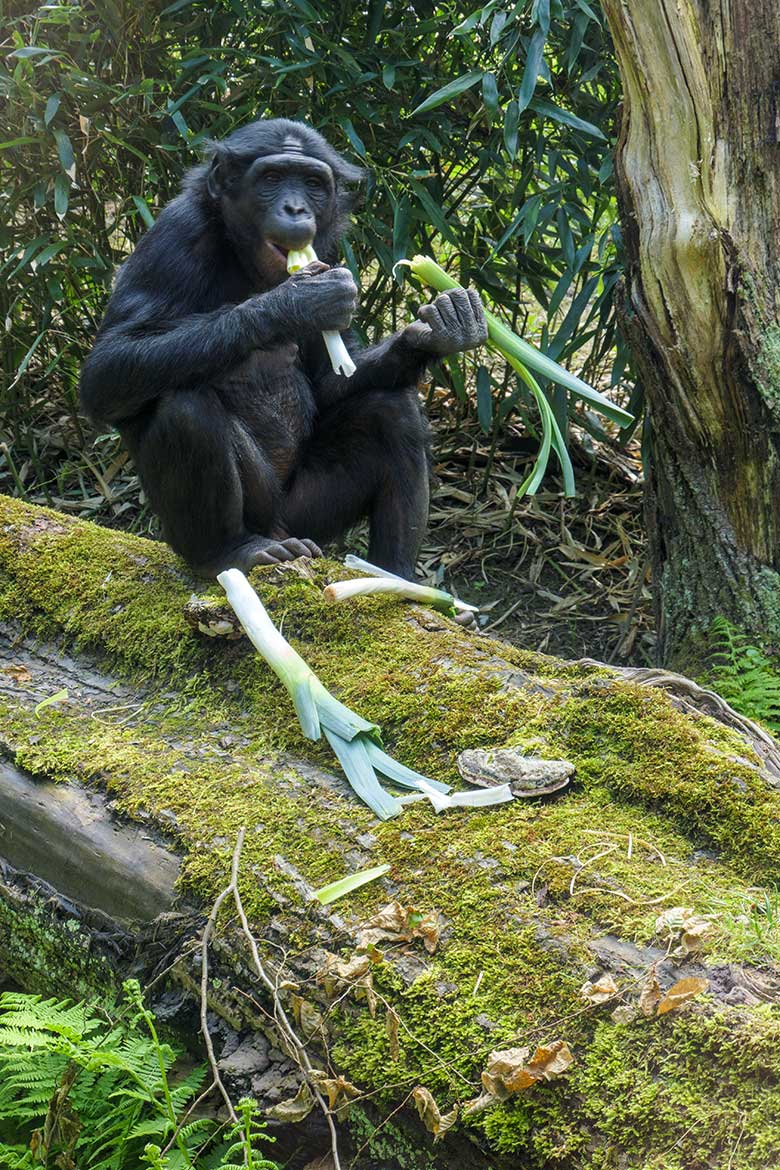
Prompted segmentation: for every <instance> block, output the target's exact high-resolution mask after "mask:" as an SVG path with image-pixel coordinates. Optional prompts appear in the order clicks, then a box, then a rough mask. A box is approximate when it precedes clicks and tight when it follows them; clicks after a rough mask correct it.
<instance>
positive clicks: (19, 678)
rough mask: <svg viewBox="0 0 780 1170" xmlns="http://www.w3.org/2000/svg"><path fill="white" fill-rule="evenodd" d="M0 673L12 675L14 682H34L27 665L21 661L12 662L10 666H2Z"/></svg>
mask: <svg viewBox="0 0 780 1170" xmlns="http://www.w3.org/2000/svg"><path fill="white" fill-rule="evenodd" d="M0 673H2V674H8V675H10V676H11V678H12V679H13V680H14V682H18V683H29V682H32V675H31V674H30V672H29V670H28V669H27V667H26V666H24V665H23V663H21V662H12V663H11V664H10V665H9V666H2V667H0Z"/></svg>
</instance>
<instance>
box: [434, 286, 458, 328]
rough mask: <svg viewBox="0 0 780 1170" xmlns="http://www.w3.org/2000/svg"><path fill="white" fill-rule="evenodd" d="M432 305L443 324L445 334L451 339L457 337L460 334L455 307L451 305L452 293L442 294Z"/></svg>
mask: <svg viewBox="0 0 780 1170" xmlns="http://www.w3.org/2000/svg"><path fill="white" fill-rule="evenodd" d="M433 305H434V308H435V309H436V311H437V312H438V314H439V316H440V317H441V319H442V321H443V322H444V325H445V327H446V330H447V333H449V334H450V336H451V337H457V336H458V334H459V333H460V327H459V324H458V314H457V313H456V312H455V306H454V305H453V303H452V293H442V294H441V295H440V296H438V297H437V298H436V300H435V301H434V302H433Z"/></svg>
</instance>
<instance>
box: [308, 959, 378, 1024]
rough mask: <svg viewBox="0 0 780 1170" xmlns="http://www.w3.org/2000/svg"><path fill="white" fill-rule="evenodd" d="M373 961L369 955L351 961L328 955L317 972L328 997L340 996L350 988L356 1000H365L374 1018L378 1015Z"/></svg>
mask: <svg viewBox="0 0 780 1170" xmlns="http://www.w3.org/2000/svg"><path fill="white" fill-rule="evenodd" d="M370 968H371V959H370V957H369V956H368V955H353V956H352V958H351V959H340V958H339V957H338V955H331V954H326V956H325V963H324V965H323V966H322V967H320V969H319V971H318V972H317V982H318V983H321V984H322V985H323V986H324V988H325V991H326V992H327V994H328V995H330V996H334V995H336V994H339V993H340V992H341V991H343V989H344V988H345V987H347V988H349V990H351V991H352V992H353V994H354V995H355V998H356V999H365V1001H366V1003H367V1004H368V1010H369V1012H370V1013H371V1016H372V1017H373V1016H374V1014H375V1013H376V993H375V991H374V984H373V981H372V978H371V971H370Z"/></svg>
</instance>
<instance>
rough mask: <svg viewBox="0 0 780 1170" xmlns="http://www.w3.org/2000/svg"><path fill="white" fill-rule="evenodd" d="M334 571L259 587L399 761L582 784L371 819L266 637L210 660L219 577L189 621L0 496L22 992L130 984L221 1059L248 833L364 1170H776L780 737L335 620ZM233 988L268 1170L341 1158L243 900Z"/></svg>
mask: <svg viewBox="0 0 780 1170" xmlns="http://www.w3.org/2000/svg"><path fill="white" fill-rule="evenodd" d="M343 575H344V570H343V569H342V568H341V567H340V566H338V565H335V564H333V563H332V562H328V561H317V562H300V561H294V562H290V563H287V564H284V565H281V566H278V567H276V568H269V569H265V570H259V571H256V572H255V574H254V575H253V580H254V582H255V584H256V586H257V588H258V590H259V592H260V593H261V595H262V597H263V600H264V601H265V604H266V606H267V608H268V610H269V613H270V614H271V615H272V617H273V618H274V620H275V621H276V622H277V623H278V624H279V625H283V627H284V632H285V634H286V636H287V637H288V638H289V639H290V640H291V641H292V642H293V643H294V645H295V646H296V648H297V649H298V651H299V652H300V653H301V654H302V655H303V656H304V657H305V658H306V659H307V661H308V662H309V664H310V665H311V666H312V667H313V668H314V669H315V670H316V671H317V673H318V675H319V676H320V677H321V679H322V680H323V682H324V683H325V684H326V685H327V686H328V687H329V688H330V689H331V690H333V691H334V693H336V694H337V695H338V696H339V697H340V698H342V699H343V700H345V701H346V702H347V703H349V705H350V706H351V707H353V708H354V709H355V710H356V711H358V712H359V713H360V714H362V715H364V716H365V717H367V718H368V719H371V720H373V721H375V722H376V723H378V724H379V725H380V726H381V728H382V729H383V733H384V736H385V742H386V744H387V747H388V748H389V750H390V751H391V752H392V754H393V755H394V756H395V757H396V758H397V759H399V760H400V761H402V762H403V763H406V764H408V765H411V766H412V767H415V768H418V769H420V770H422V771H424V772H426V773H427V774H428V775H431V776H435V777H437V778H439V779H442V780H447V781H450V782H452V783H454V784H455V785H456V786H457V785H461V784H462V781H461V779H460V777H459V774H458V769H457V765H456V761H457V757H458V754H459V753H460V752H462V751H464V750H465V749H489V748H491V747H503V746H508V745H511V746H512V747H513V748H514V749H515V750H516V751H517V752H520V753H524V754H527V755H534V756H542V757H545V758H547V759H554V760H568V761H570V762H571V763H572V764H573V765H574V766H575V769H576V771H575V774H574V778H573V780H572V782H571V783H570V784H569V786H568V787H566V788H563V789H561V790H560V791H558V792H557V793H555V794H554V795H551V796H545V797H539V796H536V797H534V798H532V799H528V800H526V799H520V798H518V799H516V800H514V801H513V802H511V803H509V804H503V805H500V806H496V807H495V808H490V809H473V810H468V809H456V810H453V811H451V812H445V813H442V814H441V815H438V816H437V814H436V813H435V812H433V810H432V808H431V807H429V806H428V805H427V804H426V805H425V806H423V805H421V804H415V805H412V806H410V807H409V808H407V809H405V810H404V812H403V814H402V815H401V816H399V817H398V818H396V819H393V820H389V821H385V822H380V821H378V820H377V819H376V818H375V817H373V816H372V815H371V814H370V813H369V811H368V810H367V809H366V808H365V806H363V805H361V804H360V802H359V801H358V800H357V798H356V796H355V795H354V793H353V792H352V790H351V789H350V788H349V787H348V786H347V785H346V783H345V781H344V778H343V776H342V775H341V774H340V772H339V769H338V768H337V767H336V766H335V761H334V757H333V755H332V754H331V753H330V752H329V750H328V748H327V745H325V744H324V743H320V744H315V743H312V742H310V741H308V740H305V739H304V738H303V736H302V735H301V733H300V730H299V727H298V723H297V720H296V718H295V714H294V711H293V708H292V704H291V702H290V699H289V696H288V695H287V693H286V691H285V690H284V689H283V688H282V686H281V684H279V683H277V681H276V679H275V677H274V676H273V675H272V674H271V671H270V670H269V669H268V668H267V667H266V665H265V663H263V662H262V661H261V660H260V659H259V658H258V656H257V655H256V654H255V653H254V652H253V650H252V648H251V647H250V646H249V644H248V642H247V640H246V639H245V638H241V637H239V638H234V639H230V638H225V637H209V636H208V635H209V634H215V633H217V632H218V631H220V630H221V631H222V632H223V633H224V632H225V627H226V623H225V622H224V620H223V617H222V615H220V614H219V613H218V612H217V613H215V611H214V609H213V606H214V604H215V603H218V602H219V601H220V598H221V594H220V591H219V589H218V588H217V587H216V586H213V587H212V588H211V590H210V591H209V593H208V596H206V597H205V598H204V597H202V598H201V599H200V601H198V599H196V601H195V602H193V601H192V599H191V595H192V592H193V589H194V588H197V589H201V590H202V582H201V583H198V582H196V581H195V580H193V578H192V577H191V576H190V575H189V574H188V572H187V570H186V568H185V567H184V566H183V565H182V564H181V562H179V561H177V559H176V558H175V557H174V556H173V554H172V553H170V552H169V551H168V550H167V549H166V548H165V547H164V546H162V545H159V544H155V543H152V542H150V541H146V540H141V539H139V538H136V537H132V536H129V535H126V534H123V533H118V532H109V531H105V530H101V529H100V528H97V527H95V526H94V525H92V524H86V523H78V522H75V521H73V520H72V519H69V518H67V517H65V516H62V515H58V514H57V513H54V512H49V511H46V510H44V509H40V508H33V507H29V506H27V505H24V504H21V503H19V502H17V501H13V500H7V499H4V498H2V497H0V753H1V754H2V756H3V757H5V760H6V761H7V764H6V766H2V765H0V981H2V980H3V979H9V980H11V981H13V982H14V983H16V984H20V985H21V986H22V987H23V988H25V989H29V990H36V991H40V992H43V993H45V994H48V995H52V994H56V993H58V992H59V993H61V994H67V995H71V996H74V997H78V998H81V997H84V996H89V995H92V994H95V993H98V994H99V993H100V992H101V991H103V992H106V991H108V992H109V993H110V991H111V990H112V989H113V988H114V987H115V986H116V983H117V982H118V980H119V978H121V977H122V976H125V975H128V974H135V975H136V976H138V977H139V978H140V979H141V980H142V981H143V982H144V984H145V985H148V984H151V991H150V994H151V995H152V997H153V1003H154V1006H155V1007H156V1008H157V1009H158V1010H160V1011H161V1013H164V1018H165V1019H166V1020H167V1021H170V1020H171V1017H172V1015H174V1016H175V1018H176V1019H177V1020H178V1021H179V1023H180V1025H182V1026H183V1027H184V1028H185V1029H186V1031H187V1032H188V1037H189V1039H190V1041H191V1043H192V1045H193V1047H194V1046H196V1045H197V1041H198V1036H197V1033H198V1029H199V1027H200V1020H199V1014H198V1011H197V1008H198V1000H199V997H200V994H201V991H200V972H201V969H202V968H201V967H200V966H199V962H200V957H201V948H200V938H201V936H202V931H203V924H204V919H205V916H206V915H207V914H208V912H209V909H210V907H211V906H212V905H213V903H214V899H215V896H216V895H217V894H218V893H219V891H220V890H223V889H224V888H225V886H226V882H227V879H228V876H229V874H230V870H231V858H232V856H233V850H234V846H235V843H236V840H237V838H238V836H239V834H240V830H241V829H242V828H243V829H244V830H245V836H244V839H243V850H242V853H241V864H240V869H239V872H238V881H239V884H240V889H241V898H242V900H243V904H244V906H245V907H246V911H247V916H248V920H249V923H250V925H251V929H252V932H253V934H254V936H255V938H256V939H257V943H258V949H259V954H260V956H261V958H262V961H263V963H264V964H265V965H266V968H267V970H268V971H269V972H270V973H271V975H272V977H273V983H272V986H273V985H275V986H276V987H277V988H278V993H277V994H278V997H279V999H280V1000H281V1001H282V1002H283V1006H284V1010H285V1011H286V1012H287V1013H288V1015H289V1017H290V1018H291V1019H293V1020H294V1021H295V1024H296V1027H297V1028H298V1029H299V1033H300V1034H302V1036H303V1038H304V1039H305V1040H306V1053H307V1055H308V1059H309V1062H310V1064H311V1066H313V1067H314V1069H316V1070H319V1074H318V1075H319V1077H320V1079H319V1080H318V1081H317V1082H316V1083H317V1084H320V1085H323V1086H327V1087H326V1088H324V1089H323V1091H325V1092H327V1093H328V1094H329V1095H332V1096H333V1105H334V1109H335V1110H336V1124H337V1128H338V1135H339V1143H340V1145H341V1149H342V1152H343V1158H342V1165H344V1166H347V1165H350V1166H352V1167H354V1170H376V1167H378V1166H381V1167H383V1170H454V1168H455V1167H457V1168H458V1170H487V1168H488V1167H490V1168H491V1170H516V1168H517V1167H518V1166H523V1167H527V1168H528V1170H552V1168H553V1167H554V1170H603V1167H605V1166H613V1165H623V1164H624V1163H625V1164H629V1165H632V1166H647V1167H649V1166H651V1165H653V1166H656V1165H658V1166H660V1165H663V1167H664V1170H667V1168H668V1170H694V1168H696V1170H698V1168H700V1167H702V1168H703V1167H705V1166H706V1167H707V1170H727V1168H729V1167H734V1166H736V1165H737V1164H738V1165H739V1167H740V1170H765V1168H766V1167H767V1166H769V1165H778V1164H780V1131H778V1126H777V1124H776V1117H777V1113H778V1110H780V1059H778V1055H777V1054H778V1052H780V1023H779V1022H778V1018H777V1014H776V1013H773V1012H771V1011H769V1010H768V1008H767V1003H766V1002H762V1001H769V1002H770V1003H774V1002H779V1001H780V967H779V966H778V960H780V931H779V930H778V925H777V915H776V914H775V913H774V912H773V910H772V908H773V907H774V906H775V904H776V894H775V890H776V886H777V883H778V879H779V878H780V816H778V813H779V812H780V796H779V795H778V791H779V788H780V761H779V760H778V755H777V749H776V747H775V745H773V743H772V742H771V741H770V740H769V738H768V737H767V736H766V735H763V734H762V733H760V732H757V730H756V729H755V728H751V727H750V726H748V725H747V724H745V723H744V722H740V721H739V720H738V719H737V718H736V717H734V716H733V714H729V712H728V711H727V710H726V709H725V708H724V706H723V704H722V703H719V702H718V700H717V698H716V697H715V696H708V695H706V694H703V693H702V692H701V690H700V689H699V688H697V687H696V686H695V685H694V684H690V683H687V682H686V680H684V679H680V678H679V677H676V676H671V677H670V676H669V675H667V674H665V672H655V673H653V672H640V673H639V675H637V674H636V672H633V673H632V672H630V671H623V672H615V671H609V670H607V669H606V668H603V667H600V666H599V664H597V663H565V662H560V661H556V660H555V659H552V658H547V657H545V656H544V655H538V654H531V653H525V652H523V651H521V650H518V649H517V648H516V647H512V646H509V645H507V644H505V643H501V642H496V641H493V640H491V639H489V638H486V637H480V636H478V635H475V634H473V633H470V632H468V631H465V630H463V629H462V628H460V627H457V626H455V625H454V624H453V623H451V622H449V621H448V620H447V619H445V618H442V617H441V616H438V615H436V614H433V613H431V612H429V611H426V610H424V609H421V608H419V607H414V606H407V605H399V604H398V603H396V602H393V601H390V600H387V599H370V598H364V599H358V600H357V601H356V602H354V603H347V604H344V605H341V606H329V605H328V604H327V603H326V602H325V601H324V599H323V595H322V588H323V586H324V585H325V584H326V583H327V582H328V581H329V580H332V579H334V578H337V577H339V576H343ZM222 600H224V599H222ZM227 629H228V632H229V629H230V627H229V626H228V627H227ZM648 684H651V685H648ZM659 684H660V685H661V686H664V687H671V689H672V694H673V698H672V699H670V698H669V697H668V696H667V695H666V694H664V693H662V692H661V691H660V690H659V689H658V685H659ZM702 710H706V712H707V713H708V714H710V715H712V716H714V718H707V717H705V716H704V715H702V714H701V711H702ZM715 720H720V721H721V722H716V721H715ZM724 720H725V722H726V723H727V724H730V725H731V726H724V725H723V721H724ZM470 761H471V762H470V765H469V774H470V775H472V776H473V775H474V767H475V766H476V760H475V756H473V755H472V756H471V757H470ZM567 770H568V769H567ZM382 863H387V864H388V865H389V867H390V869H389V872H387V873H386V874H385V876H383V877H382V878H381V879H380V880H378V881H375V882H372V883H371V884H370V885H368V886H366V887H364V888H363V889H361V890H358V891H355V892H354V893H352V894H351V895H350V896H348V897H346V898H343V899H341V900H340V901H337V902H335V903H333V905H329V906H322V905H320V903H319V902H318V901H317V900H316V898H314V896H313V891H314V890H315V889H316V888H318V887H319V886H322V885H324V884H325V883H327V882H331V881H333V880H334V879H336V878H339V877H342V876H344V875H346V874H348V873H352V872H355V871H356V870H360V869H364V868H367V867H369V866H378V865H380V864H382ZM664 911H668V912H669V914H668V915H667V917H666V919H665V920H663V921H662V923H661V924H660V925H659V924H658V922H657V919H658V916H659V915H661V914H662V913H663V912H664ZM664 922H666V925H664ZM751 924H756V925H755V927H753V926H752V925H751ZM208 975H209V978H207V979H206V993H207V1001H208V1007H209V1009H210V1019H211V1021H212V1023H211V1024H210V1031H211V1034H212V1036H213V1037H214V1039H215V1044H216V1051H217V1056H218V1058H219V1059H220V1061H221V1067H222V1072H223V1075H224V1076H225V1077H226V1078H229V1080H230V1085H231V1090H232V1091H233V1092H234V1093H236V1094H238V1093H240V1092H248V1093H250V1094H251V1095H252V1096H254V1097H255V1098H256V1100H257V1101H258V1102H259V1103H260V1105H261V1107H262V1108H263V1109H264V1110H270V1111H271V1113H270V1115H271V1117H273V1118H275V1121H274V1124H276V1125H282V1126H283V1128H282V1130H281V1132H280V1134H279V1136H280V1139H282V1140H280V1144H279V1145H277V1146H276V1147H275V1148H274V1150H273V1151H272V1156H275V1155H276V1154H278V1155H279V1159H280V1161H284V1160H285V1159H286V1158H287V1156H288V1154H290V1153H292V1151H293V1150H295V1151H297V1153H298V1154H299V1155H300V1158H299V1161H297V1162H295V1163H294V1164H295V1165H299V1164H302V1163H303V1162H305V1161H306V1158H307V1157H309V1158H311V1157H312V1156H313V1155H314V1154H322V1153H325V1152H326V1150H327V1142H328V1137H327V1132H326V1131H325V1127H324V1124H323V1122H322V1119H321V1117H320V1116H319V1113H318V1111H317V1109H316V1108H315V1109H313V1110H312V1112H311V1113H310V1114H309V1115H308V1117H307V1118H306V1119H305V1121H304V1122H303V1123H298V1124H295V1125H294V1124H292V1120H293V1119H294V1118H295V1117H296V1116H298V1117H301V1116H302V1113H303V1112H305V1109H302V1108H301V1098H297V1101H296V1100H295V1099H296V1097H297V1091H298V1087H299V1082H300V1080H301V1076H302V1073H301V1068H300V1064H299V1063H296V1060H295V1059H293V1057H292V1055H291V1049H290V1046H289V1044H287V1045H285V1043H284V1041H283V1037H282V1038H280V1034H279V1032H278V1031H277V1028H278V1027H279V1020H280V1016H279V1014H278V1012H277V1014H276V1015H275V1014H274V1011H275V1009H276V1008H277V1005H276V1004H275V1003H274V1001H273V997H269V988H268V984H267V983H263V982H262V980H261V979H260V978H258V975H257V971H256V967H255V966H254V961H253V956H252V953H251V951H250V950H249V949H248V947H247V945H246V938H245V936H244V935H243V934H242V932H241V931H240V930H237V927H236V915H235V913H234V912H233V911H232V910H231V909H229V907H228V906H225V907H223V912H222V913H221V914H220V917H219V921H218V924H217V929H216V931H215V934H214V936H213V938H212V945H211V946H210V947H209V966H208ZM682 979H685V980H687V982H686V983H685V984H683V992H682V993H680V992H678V993H676V994H675V996H672V998H671V1000H670V999H667V1000H666V1007H667V1008H671V1009H672V1010H669V1011H668V1012H667V1010H666V1008H664V1009H663V1010H661V1006H662V1003H663V1002H664V1001H663V1000H662V999H661V996H662V995H663V994H664V993H666V992H667V991H669V990H670V988H671V987H672V986H673V985H675V984H678V985H679V983H680V980H682ZM599 980H600V982H599ZM594 983H596V984H597V986H596V987H595V988H594V986H593V984H594ZM587 984H589V985H590V986H586V985H587ZM705 989H706V990H705ZM688 994H691V995H694V998H693V999H691V1001H690V1002H687V1003H686V995H688ZM617 1009H619V1010H617ZM176 1013H178V1014H176ZM497 1054H498V1055H497ZM735 1054H736V1055H735ZM428 1094H432V1096H433V1099H435V1102H436V1103H437V1105H438V1110H437V1109H436V1108H435V1107H434V1106H433V1105H432V1103H431V1100H432V1099H431V1098H430V1097H429V1096H428ZM304 1097H305V1094H304ZM474 1101H479V1105H477V1106H474V1105H472V1104H469V1103H473V1102H474ZM681 1102H682V1103H684V1104H682V1105H681ZM347 1105H348V1106H349V1110H348V1111H347V1108H346V1107H347ZM415 1106H417V1108H415ZM418 1109H419V1110H421V1112H422V1120H421V1119H420V1117H419V1116H418ZM280 1118H282V1119H285V1118H286V1119H287V1120H286V1122H284V1121H281V1120H280ZM445 1119H446V1120H445ZM450 1122H451V1123H452V1124H451V1125H450V1126H449V1128H448V1123H450ZM306 1127H308V1128H306ZM426 1127H427V1128H426ZM437 1128H438V1129H443V1128H446V1129H447V1132H446V1134H444V1136H443V1140H442V1141H440V1142H438V1143H436V1144H434V1141H433V1134H432V1133H431V1132H428V1130H432V1131H434V1133H435V1131H436V1130H437ZM353 1157H354V1161H353V1160H352V1159H353ZM291 1164H292V1163H291Z"/></svg>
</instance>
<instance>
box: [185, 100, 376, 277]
mask: <svg viewBox="0 0 780 1170" xmlns="http://www.w3.org/2000/svg"><path fill="white" fill-rule="evenodd" d="M211 152H212V153H211V162H210V163H209V164H208V167H207V169H205V171H201V172H200V174H201V175H202V176H203V178H204V179H205V187H206V193H207V197H208V199H209V200H210V202H211V204H212V206H213V207H214V208H215V210H218V213H219V214H220V216H221V218H222V220H223V222H224V224H225V228H226V230H227V234H228V236H229V238H230V240H231V242H232V243H233V245H234V246H235V247H236V249H237V250H238V251H239V255H240V256H241V258H242V259H243V260H245V261H246V260H247V259H249V258H251V261H252V265H253V267H254V268H255V270H256V271H257V272H258V273H259V274H260V276H261V277H262V279H263V283H265V284H268V285H272V284H277V283H278V282H279V281H281V280H284V279H285V277H286V275H287V253H288V252H289V251H290V250H291V249H296V250H298V249H301V248H305V247H306V246H307V245H308V244H314V247H315V249H316V251H317V255H318V256H319V257H320V258H321V259H323V260H325V261H327V262H328V263H332V262H333V261H334V260H335V258H336V249H337V245H338V239H339V236H340V234H341V232H342V231H343V230H344V227H345V225H346V220H347V216H348V214H349V210H350V207H351V205H352V202H353V196H352V192H351V190H350V185H351V184H354V183H356V182H357V181H358V180H359V179H360V178H362V175H363V172H362V171H361V170H360V169H359V168H358V167H354V166H352V165H350V163H348V162H347V161H346V159H343V158H342V157H341V155H340V154H338V153H337V152H336V151H335V150H333V149H332V147H330V146H329V145H328V143H327V142H326V141H325V139H324V138H323V137H322V135H321V134H318V133H317V131H316V130H312V129H311V128H310V127H309V126H306V125H305V124H304V123H303V122H290V121H288V120H287V119H285V118H274V119H269V120H261V121H258V122H252V123H251V124H250V125H249V126H243V127H242V128H241V129H240V130H236V131H235V132H234V133H233V134H231V135H230V137H229V138H226V139H225V140H224V141H223V142H214V143H212V144H211Z"/></svg>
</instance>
